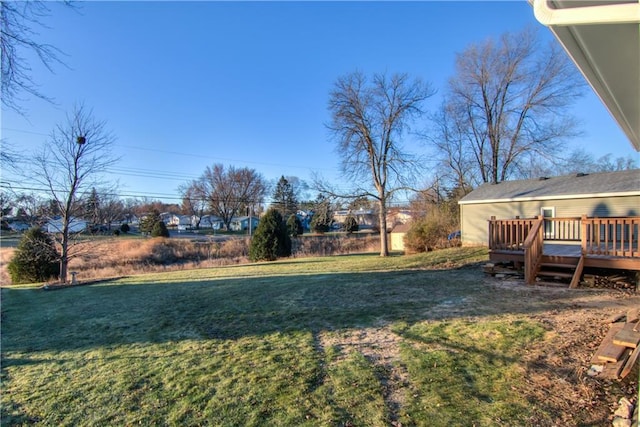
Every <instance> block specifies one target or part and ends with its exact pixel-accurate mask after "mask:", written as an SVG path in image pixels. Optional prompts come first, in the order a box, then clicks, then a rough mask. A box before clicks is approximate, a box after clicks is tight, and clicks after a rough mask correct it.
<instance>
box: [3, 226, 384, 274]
mask: <svg viewBox="0 0 640 427" xmlns="http://www.w3.org/2000/svg"><path fill="white" fill-rule="evenodd" d="M293 241H294V242H293V243H294V250H295V252H294V253H295V255H296V256H301V257H304V256H323V255H340V254H349V253H361V252H372V251H375V250H377V248H378V245H379V236H378V235H372V234H354V235H351V236H346V235H326V236H323V235H318V236H308V235H307V236H303V237H299V238H297V239H293ZM12 253H13V249H12V248H1V252H0V255H1V258H0V280H1V282H0V283H3V284H8V283H11V280H10V277H9V275H8V272H7V268H6V264H7V263H8V262H9V261H10V259H11V254H12ZM73 253H74V256H73V257H72V258H71V259H70V261H69V271H74V272H77V273H78V276H77V277H78V280H80V281H86V280H94V279H104V278H113V277H122V276H128V275H134V274H142V273H152V272H159V271H172V270H186V269H194V268H208V267H218V266H224V265H231V264H239V263H246V262H249V260H248V253H249V239H248V238H247V237H243V238H230V239H227V240H225V241H190V240H188V239H165V238H146V239H128V238H110V239H105V240H90V241H85V242H80V243H78V244H76V245H74V247H73Z"/></svg>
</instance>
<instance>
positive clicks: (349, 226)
mask: <svg viewBox="0 0 640 427" xmlns="http://www.w3.org/2000/svg"><path fill="white" fill-rule="evenodd" d="M358 230H360V225H359V224H358V221H357V220H356V217H354V216H353V215H347V218H346V219H345V220H344V231H346V232H347V234H351V233H355V232H356V231H358Z"/></svg>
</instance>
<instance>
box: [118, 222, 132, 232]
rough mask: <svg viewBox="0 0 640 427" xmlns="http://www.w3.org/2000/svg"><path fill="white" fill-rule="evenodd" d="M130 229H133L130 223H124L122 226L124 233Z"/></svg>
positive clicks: (121, 229)
mask: <svg viewBox="0 0 640 427" xmlns="http://www.w3.org/2000/svg"><path fill="white" fill-rule="evenodd" d="M129 230H131V228H130V227H129V224H122V225H121V226H120V231H122V232H123V233H124V234H127V233H128V232H129Z"/></svg>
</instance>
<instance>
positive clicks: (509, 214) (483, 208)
mask: <svg viewBox="0 0 640 427" xmlns="http://www.w3.org/2000/svg"><path fill="white" fill-rule="evenodd" d="M543 207H546V208H555V211H556V213H555V215H556V217H559V218H562V217H579V216H582V215H587V216H588V217H594V216H596V217H616V216H640V196H625V197H598V198H591V199H576V200H536V201H522V202H502V203H500V202H494V203H477V204H471V203H469V204H463V205H460V217H461V218H460V222H461V224H460V226H461V231H462V243H463V244H465V245H475V244H482V245H486V244H487V239H488V234H487V233H488V227H489V226H488V223H487V221H488V220H489V219H490V218H491V217H492V216H495V217H496V218H497V219H512V218H515V217H516V216H519V217H520V218H533V217H536V216H538V215H540V210H541V208H543Z"/></svg>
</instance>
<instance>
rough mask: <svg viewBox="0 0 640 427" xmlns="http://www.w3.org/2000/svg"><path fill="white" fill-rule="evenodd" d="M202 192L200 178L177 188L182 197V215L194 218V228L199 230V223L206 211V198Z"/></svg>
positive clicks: (202, 187)
mask: <svg viewBox="0 0 640 427" xmlns="http://www.w3.org/2000/svg"><path fill="white" fill-rule="evenodd" d="M203 190H204V186H203V183H202V178H200V179H194V180H193V181H191V182H189V183H186V184H182V185H180V186H179V187H178V191H179V192H180V194H181V195H182V206H181V207H182V213H183V214H185V215H191V216H192V217H194V218H195V222H196V223H195V228H200V221H201V219H202V216H203V215H204V214H205V212H206V210H207V197H206V194H204V192H203Z"/></svg>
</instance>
